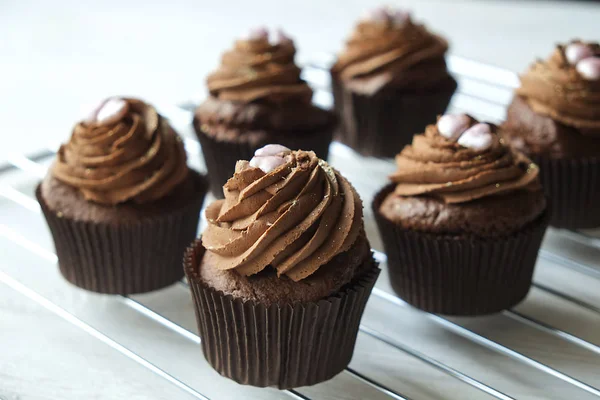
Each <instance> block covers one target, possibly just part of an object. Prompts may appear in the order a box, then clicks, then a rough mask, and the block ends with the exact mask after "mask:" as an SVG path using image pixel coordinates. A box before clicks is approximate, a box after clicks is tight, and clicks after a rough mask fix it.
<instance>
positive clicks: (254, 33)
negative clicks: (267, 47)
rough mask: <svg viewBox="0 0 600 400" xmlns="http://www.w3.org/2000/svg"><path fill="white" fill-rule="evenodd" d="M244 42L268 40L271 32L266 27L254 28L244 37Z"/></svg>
mask: <svg viewBox="0 0 600 400" xmlns="http://www.w3.org/2000/svg"><path fill="white" fill-rule="evenodd" d="M242 39H244V40H268V39H269V30H268V29H267V28H266V27H264V26H258V27H255V28H252V29H250V30H249V31H248V33H247V34H246V35H245V36H243V37H242Z"/></svg>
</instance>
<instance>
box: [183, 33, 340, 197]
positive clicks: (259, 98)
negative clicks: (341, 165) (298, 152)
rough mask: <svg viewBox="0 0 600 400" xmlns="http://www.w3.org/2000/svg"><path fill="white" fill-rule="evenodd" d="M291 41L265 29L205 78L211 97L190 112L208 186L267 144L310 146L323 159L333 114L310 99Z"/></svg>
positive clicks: (217, 186) (217, 184)
mask: <svg viewBox="0 0 600 400" xmlns="http://www.w3.org/2000/svg"><path fill="white" fill-rule="evenodd" d="M295 54H296V49H295V47H294V42H293V41H292V40H291V39H290V38H289V37H287V36H286V35H285V34H284V33H283V32H281V31H279V32H278V34H277V38H276V39H275V40H274V41H269V33H268V31H266V30H265V29H256V30H253V31H252V32H251V33H250V34H249V35H248V36H247V37H245V38H243V39H240V40H238V41H236V42H235V45H234V47H233V49H231V50H229V51H227V52H226V53H225V54H224V55H223V57H222V59H221V65H220V66H219V68H218V69H217V70H216V71H215V72H213V73H212V74H211V75H210V76H209V77H208V79H207V85H208V90H209V92H210V97H209V98H208V99H207V100H206V101H205V102H204V103H202V104H201V105H200V106H199V107H198V109H197V110H196V112H195V116H194V129H195V131H196V134H197V135H198V139H199V140H200V143H201V145H202V152H203V154H204V159H205V160H206V167H207V168H208V175H209V180H210V188H211V191H212V193H213V194H214V195H215V196H216V197H217V198H223V192H222V190H221V189H222V187H223V185H224V184H225V182H227V180H228V179H229V177H231V175H233V173H234V166H235V163H236V161H237V160H248V159H250V158H251V157H252V156H253V155H254V152H255V151H256V150H257V149H259V148H261V147H263V146H265V145H267V144H269V143H281V144H282V145H284V146H287V147H290V148H293V149H312V150H314V152H315V153H316V154H317V156H318V157H321V158H322V159H327V156H328V153H329V144H330V143H331V138H332V135H333V129H334V128H335V125H336V123H337V119H336V118H335V116H334V114H333V113H332V112H330V111H327V110H323V109H321V108H319V107H317V106H315V105H313V104H312V100H311V99H312V90H311V89H310V87H309V86H308V85H307V84H306V82H304V81H303V80H302V79H301V78H300V72H301V71H300V68H299V67H298V66H297V65H296V64H295V63H294V56H295Z"/></svg>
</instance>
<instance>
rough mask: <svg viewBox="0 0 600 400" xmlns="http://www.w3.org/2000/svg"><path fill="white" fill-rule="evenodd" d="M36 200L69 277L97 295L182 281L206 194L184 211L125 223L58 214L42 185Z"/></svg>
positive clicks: (124, 292) (61, 267)
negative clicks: (187, 250) (183, 261)
mask: <svg viewBox="0 0 600 400" xmlns="http://www.w3.org/2000/svg"><path fill="white" fill-rule="evenodd" d="M202 179H204V178H202ZM36 197H37V200H38V202H39V203H40V205H41V208H42V212H43V214H44V216H45V218H46V221H47V223H48V226H49V227H50V231H51V233H52V237H53V239H54V244H55V248H56V254H57V256H58V264H59V268H60V272H61V274H62V275H63V276H64V277H65V279H66V280H67V281H69V282H71V283H72V284H74V285H75V286H78V287H80V288H83V289H86V290H90V291H93V292H98V293H107V294H120V295H128V294H134V293H143V292H149V291H152V290H156V289H160V288H162V287H165V286H168V285H171V284H172V283H174V282H177V281H179V280H180V279H181V278H183V271H182V269H181V257H182V255H183V253H184V251H185V248H186V247H187V245H188V244H189V243H190V242H191V241H192V240H194V238H195V237H196V233H197V229H198V222H199V218H200V209H201V207H202V202H203V200H204V193H202V195H199V196H198V197H197V198H195V199H191V200H192V201H191V202H190V204H188V205H187V206H186V207H184V208H180V209H178V210H175V211H173V212H169V213H165V214H162V215H159V216H156V217H152V218H145V219H142V220H140V221H139V222H136V223H126V224H114V223H113V224H110V223H98V222H91V221H81V220H76V219H72V218H67V217H65V216H63V215H60V214H56V213H55V212H54V211H52V210H51V209H50V208H49V207H48V205H47V203H46V201H45V200H44V198H43V196H42V194H41V190H40V186H38V187H37V189H36Z"/></svg>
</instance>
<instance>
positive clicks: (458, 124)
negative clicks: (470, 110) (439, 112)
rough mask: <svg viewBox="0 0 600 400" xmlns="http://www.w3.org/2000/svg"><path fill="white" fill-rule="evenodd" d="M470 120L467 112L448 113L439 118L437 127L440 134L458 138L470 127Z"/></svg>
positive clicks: (449, 137)
mask: <svg viewBox="0 0 600 400" xmlns="http://www.w3.org/2000/svg"><path fill="white" fill-rule="evenodd" d="M469 122H470V119H469V117H468V116H467V115H466V114H446V115H443V116H442V117H440V119H439V120H438V122H437V128H438V131H439V132H440V135H442V136H444V137H445V138H448V139H450V140H456V139H458V137H459V136H460V135H461V133H463V132H464V131H465V130H466V129H467V128H468V127H469Z"/></svg>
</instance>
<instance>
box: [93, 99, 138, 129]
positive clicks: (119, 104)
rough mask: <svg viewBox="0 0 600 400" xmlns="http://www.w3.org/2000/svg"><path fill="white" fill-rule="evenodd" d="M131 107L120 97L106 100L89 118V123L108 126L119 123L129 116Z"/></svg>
mask: <svg viewBox="0 0 600 400" xmlns="http://www.w3.org/2000/svg"><path fill="white" fill-rule="evenodd" d="M128 110H129V105H128V104H127V102H126V101H125V100H123V99H121V98H119V97H110V98H108V99H106V100H104V101H103V102H102V103H100V105H99V106H98V107H97V108H96V109H95V110H94V111H93V112H92V114H91V115H90V116H89V118H88V121H90V122H95V123H101V124H107V123H112V122H117V121H119V120H120V119H121V118H123V117H124V116H125V114H127V111H128Z"/></svg>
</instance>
